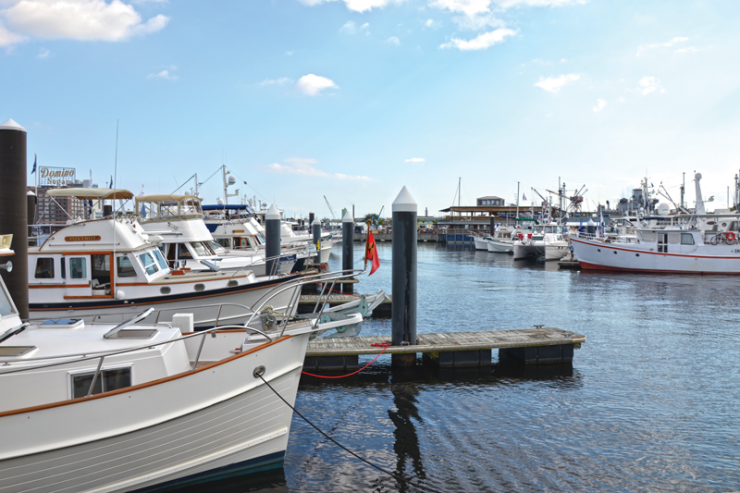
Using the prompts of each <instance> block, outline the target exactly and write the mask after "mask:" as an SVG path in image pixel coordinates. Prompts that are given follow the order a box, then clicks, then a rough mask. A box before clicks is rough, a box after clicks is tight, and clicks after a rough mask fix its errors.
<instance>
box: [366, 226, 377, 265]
mask: <svg viewBox="0 0 740 493" xmlns="http://www.w3.org/2000/svg"><path fill="white" fill-rule="evenodd" d="M368 260H370V261H372V263H373V266H372V268H371V269H370V274H368V276H372V275H373V272H375V271H376V270H378V267H380V259H379V258H378V250H377V248H375V237H374V236H373V233H372V231H370V229H369V228H368V230H367V246H366V247H365V267H367V261H368Z"/></svg>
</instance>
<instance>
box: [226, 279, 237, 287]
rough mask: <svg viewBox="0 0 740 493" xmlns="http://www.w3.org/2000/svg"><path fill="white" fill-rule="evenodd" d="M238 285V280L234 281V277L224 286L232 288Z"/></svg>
mask: <svg viewBox="0 0 740 493" xmlns="http://www.w3.org/2000/svg"><path fill="white" fill-rule="evenodd" d="M238 285H239V281H235V280H234V279H232V280H230V281H229V282H228V283H226V286H228V287H230V288H233V287H236V286H238Z"/></svg>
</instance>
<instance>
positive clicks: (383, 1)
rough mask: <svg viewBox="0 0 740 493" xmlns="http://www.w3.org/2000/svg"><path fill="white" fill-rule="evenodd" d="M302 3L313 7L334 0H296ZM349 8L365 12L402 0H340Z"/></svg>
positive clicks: (401, 0)
mask: <svg viewBox="0 0 740 493" xmlns="http://www.w3.org/2000/svg"><path fill="white" fill-rule="evenodd" d="M298 1H299V2H301V3H302V4H304V5H308V6H310V7H313V6H315V5H320V4H322V3H328V2H333V1H335V0H298ZM342 1H343V2H344V4H345V5H346V6H347V8H348V9H349V10H352V11H354V12H365V11H366V10H372V9H374V8H383V7H385V6H387V5H389V4H391V3H401V2H403V1H404V0H342Z"/></svg>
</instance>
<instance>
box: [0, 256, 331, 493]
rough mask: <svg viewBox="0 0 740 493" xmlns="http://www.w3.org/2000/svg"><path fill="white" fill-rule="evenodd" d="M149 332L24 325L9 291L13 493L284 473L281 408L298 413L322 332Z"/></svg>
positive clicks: (181, 328) (5, 372) (7, 477)
mask: <svg viewBox="0 0 740 493" xmlns="http://www.w3.org/2000/svg"><path fill="white" fill-rule="evenodd" d="M0 254H2V252H0ZM297 282H299V281H297ZM285 288H287V286H286V287H285ZM269 301H270V300H265V302H269ZM148 312H149V311H147V312H145V313H143V314H142V315H141V316H139V317H137V319H138V320H141V319H144V318H145V317H146V314H147V313H148ZM137 319H134V320H130V321H127V322H125V323H122V324H120V325H117V326H116V325H110V324H90V323H86V322H84V321H82V320H79V319H70V318H65V319H55V320H50V321H48V322H47V323H42V324H38V325H31V324H28V323H25V324H24V323H21V320H20V318H19V316H18V311H17V309H16V308H15V306H14V305H13V302H12V300H11V299H10V298H9V296H8V293H7V290H6V288H5V285H4V283H3V282H2V280H0V395H2V396H3V399H0V436H2V437H3V439H2V440H0V491H3V492H8V493H15V492H29V491H39V492H47V491H48V492H50V491H54V492H60V493H64V492H69V493H77V492H126V491H134V490H139V489H142V488H149V487H154V486H173V485H183V484H193V483H203V482H205V481H207V480H209V479H214V478H219V479H220V478H223V477H228V476H229V475H235V474H240V475H241V474H244V473H246V472H250V471H261V470H265V469H269V468H276V467H281V465H282V463H283V460H284V457H285V452H286V449H287V445H288V436H289V432H290V425H291V419H292V410H291V408H290V407H288V406H287V405H286V404H285V403H284V402H283V401H282V400H281V398H282V399H285V401H287V402H288V403H290V404H291V405H293V404H294V403H295V398H296V393H297V389H298V384H299V381H300V375H301V369H302V365H303V360H304V357H305V354H306V347H307V343H308V340H309V337H310V336H311V334H312V333H313V332H314V331H315V327H316V324H315V321H314V320H306V321H300V322H294V323H292V324H290V325H289V326H283V330H284V331H285V332H284V333H282V334H280V333H278V334H275V335H270V334H267V333H264V332H263V331H260V330H259V329H255V328H245V327H239V328H238V330H224V329H227V328H219V330H216V329H212V330H210V331H205V332H202V333H195V332H193V319H192V315H188V314H183V315H178V316H176V317H175V319H174V321H173V323H158V324H156V325H142V324H136V322H137V321H138V320H137ZM272 389H274V391H275V392H277V393H279V396H278V395H276V393H275V392H273V390H272Z"/></svg>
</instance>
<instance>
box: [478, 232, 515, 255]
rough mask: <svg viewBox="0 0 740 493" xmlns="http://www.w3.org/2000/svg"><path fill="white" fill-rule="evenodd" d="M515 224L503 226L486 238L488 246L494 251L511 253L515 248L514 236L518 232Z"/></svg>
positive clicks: (490, 250)
mask: <svg viewBox="0 0 740 493" xmlns="http://www.w3.org/2000/svg"><path fill="white" fill-rule="evenodd" d="M518 232H519V230H517V229H516V228H515V227H513V226H501V227H499V228H498V229H496V231H495V232H494V234H493V237H488V238H486V248H487V250H488V251H489V252H493V253H511V252H512V251H513V250H514V238H515V236H516V235H517V234H518Z"/></svg>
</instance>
